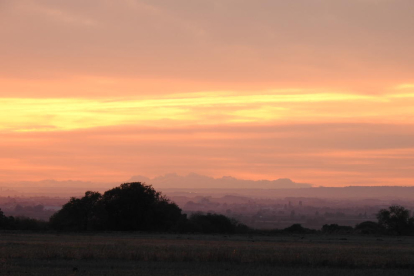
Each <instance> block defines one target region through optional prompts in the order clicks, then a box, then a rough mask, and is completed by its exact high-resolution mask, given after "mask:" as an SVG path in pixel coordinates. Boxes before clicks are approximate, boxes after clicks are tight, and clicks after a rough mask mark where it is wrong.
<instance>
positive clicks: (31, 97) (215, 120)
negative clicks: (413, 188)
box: [0, 0, 414, 186]
mask: <svg viewBox="0 0 414 276" xmlns="http://www.w3.org/2000/svg"><path fill="white" fill-rule="evenodd" d="M413 12H414V2H413V1H411V0H396V1H389V0H337V1H332V0H318V1H316V0H315V1H309V0H298V1H285V0H254V1H253V0H249V1H234V0H217V1H215V0H211V1H190V0H177V1H161V0H151V1H149V0H146V1H140V0H120V1H110V0H91V1H83V0H82V1H81V0H73V1H56V0H39V1H30V0H22V1H7V0H6V1H0V25H1V28H0V37H1V43H0V60H1V66H0V142H1V143H0V179H1V182H7V181H17V180H41V179H56V180H67V179H76V180H91V181H104V182H109V181H118V182H122V181H125V180H127V179H129V178H130V177H131V176H132V175H146V176H148V177H154V176H157V175H161V174H165V173H171V172H176V173H179V174H188V173H190V172H195V173H199V174H205V175H209V176H213V177H221V176H223V175H231V176H234V177H238V178H245V179H254V180H258V179H277V178H291V179H293V180H294V181H297V182H307V183H312V184H314V185H315V186H319V185H324V186H345V185H413V184H414V182H413V179H414V76H413V72H414V51H412V47H413V46H412V45H414V17H413V16H412V14H413Z"/></svg>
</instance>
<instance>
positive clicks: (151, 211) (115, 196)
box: [50, 182, 184, 231]
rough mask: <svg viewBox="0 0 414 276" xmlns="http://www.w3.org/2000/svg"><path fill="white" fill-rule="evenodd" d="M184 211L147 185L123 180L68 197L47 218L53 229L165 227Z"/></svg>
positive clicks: (165, 229)
mask: <svg viewBox="0 0 414 276" xmlns="http://www.w3.org/2000/svg"><path fill="white" fill-rule="evenodd" d="M183 216H184V215H182V214H181V209H180V208H178V206H177V205H176V204H175V203H172V202H170V201H169V199H167V198H166V197H165V196H163V195H162V194H161V193H159V192H156V191H155V190H154V188H153V187H152V186H151V185H146V184H143V183H141V182H132V183H124V184H122V185H120V186H119V187H115V188H113V189H111V190H108V191H106V192H105V193H104V194H103V195H101V194H100V193H98V192H91V191H88V192H86V193H85V196H84V197H82V198H71V199H70V200H69V202H68V203H66V204H65V205H64V206H63V208H62V209H61V210H60V211H59V212H57V213H56V214H55V215H53V216H52V217H51V219H50V224H51V227H52V228H54V229H57V230H70V231H85V230H114V231H137V230H139V231H168V230H171V229H173V228H174V227H175V226H176V225H177V224H178V223H179V221H180V220H181V219H182V218H183Z"/></svg>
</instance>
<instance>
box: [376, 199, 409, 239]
mask: <svg viewBox="0 0 414 276" xmlns="http://www.w3.org/2000/svg"><path fill="white" fill-rule="evenodd" d="M377 219H378V224H379V225H380V226H381V227H384V228H385V229H386V231H387V233H389V234H394V235H412V234H414V218H413V217H411V216H410V211H409V210H407V209H405V208H404V207H402V206H399V205H392V206H390V207H389V208H388V209H381V210H380V211H379V212H378V214H377Z"/></svg>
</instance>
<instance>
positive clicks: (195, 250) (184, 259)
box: [0, 232, 414, 275]
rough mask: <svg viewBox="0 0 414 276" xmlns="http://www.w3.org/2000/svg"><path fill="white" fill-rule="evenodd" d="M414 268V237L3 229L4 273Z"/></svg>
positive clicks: (0, 262) (0, 268) (0, 264)
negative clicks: (81, 232) (266, 235)
mask: <svg viewBox="0 0 414 276" xmlns="http://www.w3.org/2000/svg"><path fill="white" fill-rule="evenodd" d="M413 268H414V239H412V238H404V239H399V238H390V237H389V238H383V237H381V238H375V237H361V236H349V237H341V236H318V235H308V236H276V237H256V238H252V237H243V236H234V237H227V236H198V235H161V234H160V235H150V234H133V233H115V234H109V233H107V234H96V235H82V234H78V235H75V234H64V235H56V234H27V233H13V232H8V233H0V273H3V274H4V275H6V274H7V273H9V274H13V275H28V274H27V273H29V275H30V274H31V275H45V272H47V274H48V275H70V274H78V275H81V274H82V273H85V274H84V275H119V274H120V273H121V272H122V274H124V275H138V274H140V275H254V274H256V273H257V275H259V274H260V275H266V274H267V273H268V274H269V275H270V274H271V273H275V272H276V271H277V272H278V274H279V275H303V274H304V273H306V274H309V273H310V271H311V272H312V273H315V274H314V275H333V274H332V273H334V275H341V274H342V273H344V274H343V275H345V273H346V275H371V273H372V275H408V272H410V271H409V270H408V269H413ZM379 269H386V270H385V271H386V272H387V274H381V272H379ZM49 272H53V273H52V274H50V273H49ZM183 272H185V273H183ZM88 273H89V274H88ZM111 273H112V274H111ZM157 273H158V274H157ZM325 273H326V274H325ZM359 273H363V274H359ZM391 273H397V274H391ZM406 273H407V274H406Z"/></svg>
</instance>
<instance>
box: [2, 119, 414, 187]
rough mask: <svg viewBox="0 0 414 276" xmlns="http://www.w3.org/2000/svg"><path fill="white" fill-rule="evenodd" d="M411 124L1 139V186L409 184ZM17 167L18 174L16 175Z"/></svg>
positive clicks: (120, 130) (120, 131)
mask: <svg viewBox="0 0 414 276" xmlns="http://www.w3.org/2000/svg"><path fill="white" fill-rule="evenodd" d="M413 129H414V127H413V125H400V126H398V125H390V124H334V123H332V124H297V125H295V124H289V125H282V126H280V125H257V124H251V125H248V124H239V125H221V126H211V125H205V126H202V125H201V126H194V127H185V126H183V127H174V128H154V127H137V126H135V127H120V126H118V127H111V128H100V129H85V130H77V131H71V132H38V133H6V134H2V144H1V145H0V151H1V152H2V158H6V159H8V160H11V159H13V160H16V161H15V162H19V164H21V165H19V166H21V167H20V169H18V168H19V166H17V165H13V164H17V163H13V162H8V161H4V162H3V163H2V164H3V166H2V172H3V179H4V180H11V179H15V180H41V179H46V178H47V179H50V178H54V179H58V180H65V179H78V180H91V181H100V182H111V181H115V182H116V181H118V182H119V181H124V180H125V179H128V178H129V177H130V176H131V175H137V174H142V175H147V176H150V177H154V176H157V175H162V174H165V173H167V172H177V173H179V174H182V175H184V174H188V173H190V172H196V173H198V174H203V175H210V176H214V177H221V176H223V175H233V176H236V177H237V178H243V179H255V180H258V179H278V178H293V179H295V181H298V182H306V183H313V184H315V185H326V186H329V185H352V184H353V183H354V182H356V181H357V180H358V183H359V184H361V183H365V184H366V185H374V184H382V185H409V184H410V181H411V180H412V178H413V177H414V175H413V172H414V170H413V164H414V163H413V162H414V159H413V156H414V143H413V141H414V132H413ZM17 169H18V170H17Z"/></svg>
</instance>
